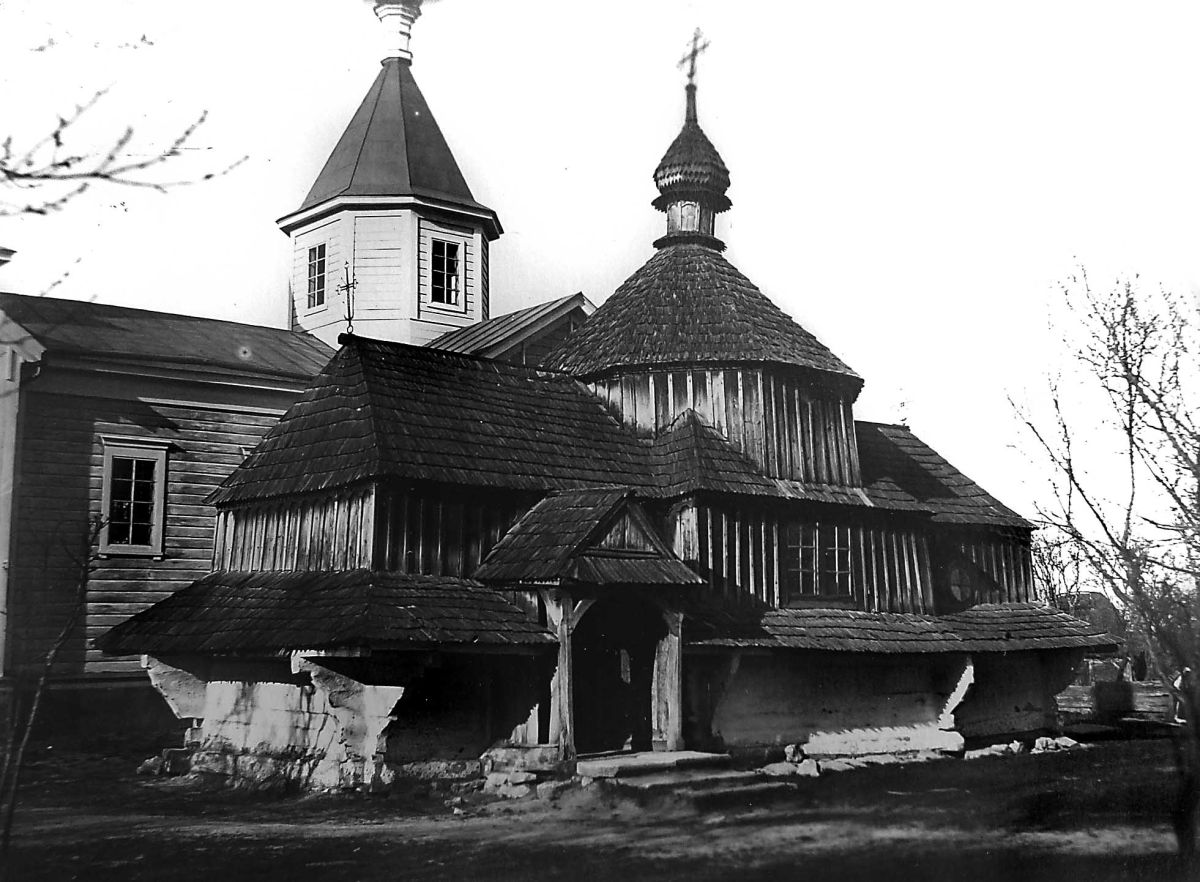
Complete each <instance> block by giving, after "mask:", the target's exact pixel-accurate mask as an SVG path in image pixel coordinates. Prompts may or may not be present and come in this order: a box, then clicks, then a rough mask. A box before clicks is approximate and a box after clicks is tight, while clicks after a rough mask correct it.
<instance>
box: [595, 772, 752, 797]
mask: <svg viewBox="0 0 1200 882" xmlns="http://www.w3.org/2000/svg"><path fill="white" fill-rule="evenodd" d="M764 778H765V776H764V775H762V774H761V773H760V772H756V771H753V770H752V771H742V770H738V769H725V768H721V767H711V768H691V769H674V770H671V771H666V772H650V773H647V774H644V775H633V776H630V777H622V778H614V779H612V780H613V783H614V784H616V785H617V786H618V787H620V788H622V789H625V790H632V791H637V792H640V793H645V794H650V793H655V794H657V793H670V792H676V793H680V794H687V793H698V792H701V791H704V790H713V789H716V788H718V787H732V786H740V785H744V784H754V783H759V782H761V781H763V780H764Z"/></svg>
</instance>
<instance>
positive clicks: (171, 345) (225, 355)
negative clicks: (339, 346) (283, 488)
mask: <svg viewBox="0 0 1200 882" xmlns="http://www.w3.org/2000/svg"><path fill="white" fill-rule="evenodd" d="M0 312H3V313H4V315H5V316H7V318H8V319H9V320H10V321H13V322H16V323H17V324H18V325H20V326H21V327H22V328H24V329H25V331H26V332H27V333H28V334H30V335H31V336H32V337H33V338H34V339H36V340H37V341H38V342H39V343H40V344H41V345H42V346H44V347H45V348H46V351H47V352H48V353H50V355H51V357H53V356H55V355H71V356H80V357H92V358H103V359H106V360H116V361H124V362H130V363H132V362H138V363H143V364H144V363H147V362H152V363H155V364H164V365H178V366H181V367H182V366H189V365H192V366H199V367H206V368H220V369H223V370H226V371H233V372H237V373H238V374H248V375H256V376H267V377H279V378H286V379H289V380H308V379H310V378H311V377H312V376H314V375H315V374H316V373H317V372H318V371H320V370H321V368H322V367H324V366H325V364H326V363H327V362H328V361H329V359H330V358H331V357H332V356H333V351H332V350H331V349H329V348H328V347H327V346H326V345H325V344H324V343H322V342H321V341H320V340H318V339H317V338H316V337H312V336H310V335H308V334H305V333H302V332H296V331H284V330H281V329H279V328H265V327H262V326H260V325H244V324H241V323H239V322H228V321H221V320H219V319H208V318H198V317H196V316H189V315H175V314H173V313H166V312H154V311H151V310H147V309H133V308H131V307H128V306H110V305H108V304H106V303H90V302H87V301H81V300H63V299H60V298H56V297H30V296H27V295H22V294H5V293H0Z"/></svg>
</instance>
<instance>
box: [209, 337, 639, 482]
mask: <svg viewBox="0 0 1200 882" xmlns="http://www.w3.org/2000/svg"><path fill="white" fill-rule="evenodd" d="M342 340H343V346H342V348H341V349H340V350H339V352H338V353H337V355H336V356H335V357H334V358H333V360H332V361H330V363H329V365H328V366H327V367H326V369H325V370H324V371H322V372H321V374H320V375H319V376H318V377H317V378H316V380H314V381H313V383H312V385H311V386H310V387H309V388H308V389H307V390H306V391H305V393H304V394H303V395H302V396H301V397H300V399H299V400H298V401H297V402H296V403H295V404H294V405H293V406H292V407H291V408H290V409H289V410H288V412H287V413H286V414H285V415H284V416H283V418H282V419H281V420H280V421H279V423H277V424H276V425H275V426H274V427H273V428H272V429H271V431H270V432H268V433H267V435H266V437H265V438H264V439H263V441H262V443H261V444H259V446H258V447H256V448H255V449H254V452H253V453H251V454H250V456H249V457H248V458H247V459H246V461H245V462H244V463H243V464H242V465H241V466H240V467H239V468H238V469H237V470H236V471H234V472H233V474H231V475H230V476H229V478H228V479H226V481H225V482H224V483H223V484H222V485H221V487H219V488H218V489H217V491H216V492H215V493H214V494H213V495H212V497H211V499H210V501H212V502H214V503H228V502H234V501H238V500H245V499H256V498H263V497H272V496H281V495H287V494H293V493H304V492H309V491H313V490H323V489H329V488H333V487H341V486H347V485H349V484H353V483H356V482H358V481H364V480H368V479H371V478H380V477H397V478H407V479H412V480H428V481H440V482H445V483H458V484H468V485H474V486H488V487H506V488H513V489H531V490H556V489H566V488H577V487H588V486H597V485H613V484H628V485H648V484H649V483H650V480H651V479H650V478H649V476H648V475H647V473H646V466H645V457H646V449H645V447H644V446H643V445H642V444H641V443H640V442H639V441H638V439H637V438H636V437H635V436H634V435H633V434H632V432H630V431H629V430H627V429H625V428H623V427H622V426H621V425H620V424H619V423H618V422H617V421H616V420H615V419H613V417H612V416H611V415H610V414H609V413H608V411H607V410H606V409H605V408H604V406H603V405H602V404H601V403H600V401H599V399H597V398H596V397H594V396H593V395H592V394H591V393H589V392H588V391H587V389H586V388H584V387H583V386H582V385H580V384H579V383H577V382H575V381H574V380H573V379H571V378H570V377H567V376H565V375H563V374H558V373H552V372H548V371H542V370H537V369H534V368H526V367H521V366H518V365H512V364H506V363H504V362H499V361H490V360H488V359H483V358H475V357H472V356H466V355H460V354H457V353H452V352H442V351H438V350H435V349H427V348H424V347H417V346H408V345H405V344H403V343H389V342H383V341H378V340H369V339H365V338H362V337H352V336H343V338H342Z"/></svg>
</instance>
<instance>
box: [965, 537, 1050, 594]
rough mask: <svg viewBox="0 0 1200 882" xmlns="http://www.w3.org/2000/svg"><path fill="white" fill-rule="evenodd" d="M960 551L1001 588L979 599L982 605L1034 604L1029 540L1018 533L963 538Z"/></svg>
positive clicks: (1034, 592)
mask: <svg viewBox="0 0 1200 882" xmlns="http://www.w3.org/2000/svg"><path fill="white" fill-rule="evenodd" d="M956 541H957V546H958V550H959V551H960V552H961V553H962V554H963V555H964V556H966V557H967V558H969V559H970V560H972V561H973V562H974V563H975V565H976V566H978V567H979V568H980V569H981V570H983V571H984V572H985V573H987V574H988V575H989V576H991V577H992V579H993V580H994V581H995V582H996V584H997V586H998V588H997V589H994V590H991V591H988V592H986V594H985V596H982V597H979V598H978V602H979V603H1032V602H1035V601H1036V600H1037V594H1036V591H1035V588H1034V584H1033V560H1032V557H1031V552H1030V548H1029V540H1028V538H1027V537H1026V536H1025V535H1023V534H1020V533H1017V532H1015V531H1014V532H1008V531H995V532H987V533H973V534H960V535H959V536H957V537H956Z"/></svg>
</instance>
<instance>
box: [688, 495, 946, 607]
mask: <svg viewBox="0 0 1200 882" xmlns="http://www.w3.org/2000/svg"><path fill="white" fill-rule="evenodd" d="M668 519H669V524H668V530H667V531H666V533H667V535H668V536H669V537H671V538H672V540H673V550H674V551H675V552H676V554H678V555H679V556H680V557H681V558H682V559H683V560H684V561H685V562H686V563H688V565H689V566H691V567H692V568H693V569H695V570H696V571H697V572H698V573H699V574H700V575H701V576H702V577H703V578H704V579H705V580H706V581H707V582H708V584H709V586H710V587H711V588H712V590H713V591H715V592H716V593H718V594H721V595H723V596H726V597H730V598H737V597H745V598H747V599H748V598H754V599H755V600H757V601H759V602H761V603H763V604H766V605H768V606H788V605H790V604H792V603H793V602H796V601H801V602H802V604H803V605H820V598H819V597H804V598H790V597H788V596H786V590H785V587H784V586H785V585H786V582H787V571H788V567H789V560H788V558H789V556H790V555H796V554H797V553H798V552H797V550H796V549H795V548H789V547H788V542H787V536H788V527H789V525H791V524H800V523H805V524H811V525H813V526H817V525H821V524H824V525H828V526H833V525H836V526H839V527H843V528H848V529H849V537H850V545H849V562H850V588H851V594H852V602H853V605H854V606H855V607H856V608H857V609H862V610H866V611H868V612H915V613H931V612H933V589H932V580H931V572H930V557H929V548H928V541H927V537H926V534H925V531H924V530H923V529H922V528H921V527H920V526H917V525H912V526H904V525H895V526H889V525H884V524H883V523H862V522H856V521H854V520H853V519H850V518H847V517H841V518H837V517H821V518H818V517H814V516H812V515H800V514H787V513H781V512H775V511H769V510H764V509H748V510H735V511H730V510H728V509H724V508H721V507H717V506H715V505H711V504H708V503H693V504H690V505H677V506H675V507H674V508H673V509H672V510H671V512H670V513H669V515H668ZM797 566H798V564H797V563H796V562H795V561H792V562H791V569H792V570H795V569H796V568H797Z"/></svg>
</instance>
